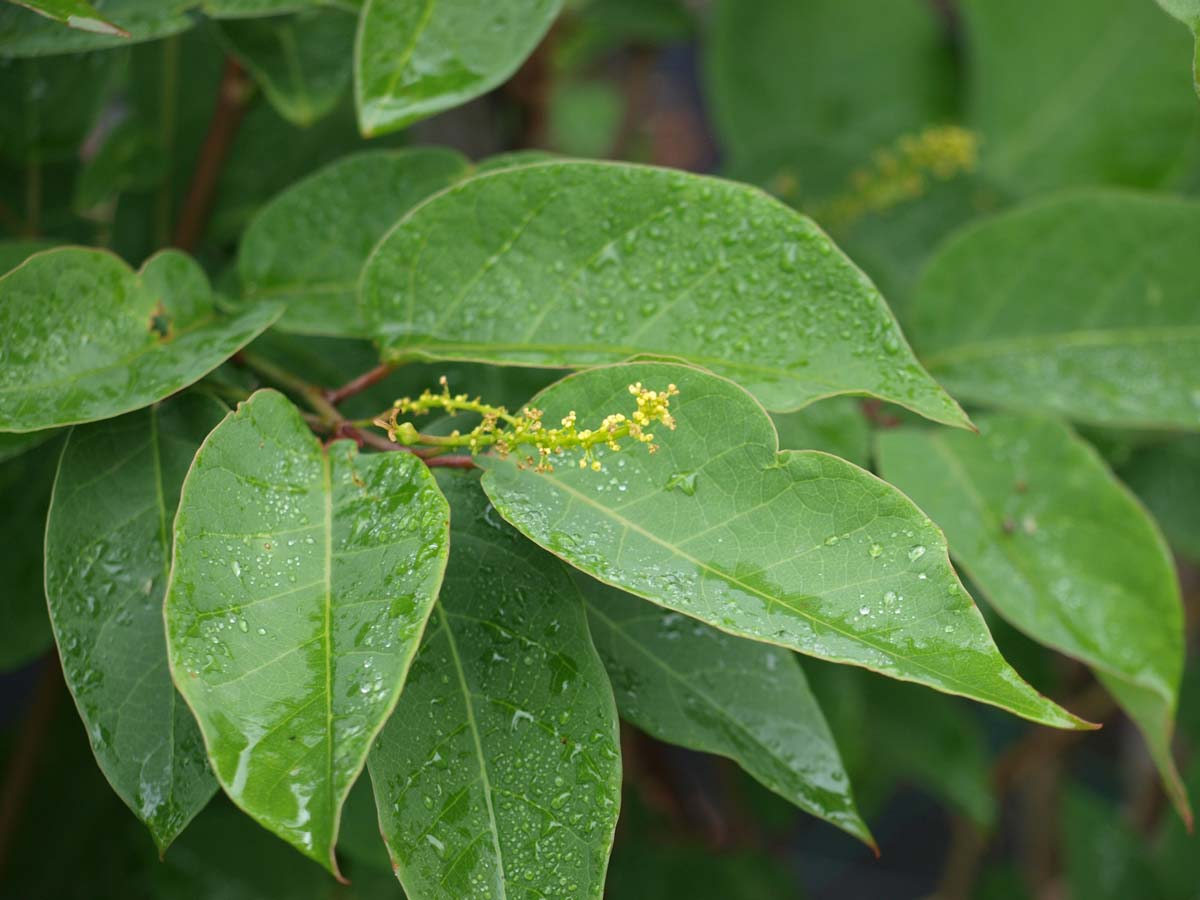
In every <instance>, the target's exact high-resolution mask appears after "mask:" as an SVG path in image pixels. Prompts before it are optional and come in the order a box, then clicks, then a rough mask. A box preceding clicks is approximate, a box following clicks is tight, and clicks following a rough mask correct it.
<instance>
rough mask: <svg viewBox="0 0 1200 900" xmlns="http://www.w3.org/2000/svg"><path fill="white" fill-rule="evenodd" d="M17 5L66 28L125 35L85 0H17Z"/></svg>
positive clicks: (116, 35)
mask: <svg viewBox="0 0 1200 900" xmlns="http://www.w3.org/2000/svg"><path fill="white" fill-rule="evenodd" d="M18 5H19V6H24V7H26V8H27V9H31V10H33V11H34V12H36V13H39V14H41V15H43V16H45V17H46V18H48V19H53V20H54V21H55V22H58V23H59V24H61V25H66V26H67V27H68V28H78V29H79V30H80V31H90V32H92V33H93V34H107V35H111V36H114V37H125V36H126V35H127V32H126V31H125V30H124V29H123V28H121V26H119V25H114V24H113V23H112V22H108V21H106V20H105V19H104V17H103V16H102V15H101V14H100V12H99V11H98V10H97V9H96V7H94V6H92V4H90V3H88V2H86V0H18Z"/></svg>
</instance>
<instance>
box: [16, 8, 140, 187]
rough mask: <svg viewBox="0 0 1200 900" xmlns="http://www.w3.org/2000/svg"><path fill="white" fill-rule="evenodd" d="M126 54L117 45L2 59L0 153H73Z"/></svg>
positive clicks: (55, 156) (21, 159) (47, 156)
mask: <svg viewBox="0 0 1200 900" xmlns="http://www.w3.org/2000/svg"><path fill="white" fill-rule="evenodd" d="M2 15H3V10H0V16H2ZM128 60H129V55H128V54H127V53H125V52H123V51H120V50H113V51H107V52H103V53H83V54H76V55H73V56H56V57H50V58H45V59H12V60H5V61H4V63H3V64H2V65H0V121H3V122H4V128H3V129H2V130H0V156H3V157H5V158H7V159H10V160H12V161H14V162H17V163H22V164H26V163H44V162H47V161H52V160H74V159H75V158H77V157H78V155H79V152H80V151H79V148H80V145H81V144H82V143H83V141H84V139H85V138H86V137H87V135H88V132H89V131H91V130H92V128H93V127H94V126H95V124H96V120H97V119H98V118H99V116H100V114H101V112H102V111H103V107H104V106H105V104H106V103H108V101H109V100H110V99H111V97H112V95H113V93H114V90H115V88H117V87H118V84H119V81H118V79H119V77H120V76H121V75H122V74H123V73H124V69H125V65H126V63H127V62H128Z"/></svg>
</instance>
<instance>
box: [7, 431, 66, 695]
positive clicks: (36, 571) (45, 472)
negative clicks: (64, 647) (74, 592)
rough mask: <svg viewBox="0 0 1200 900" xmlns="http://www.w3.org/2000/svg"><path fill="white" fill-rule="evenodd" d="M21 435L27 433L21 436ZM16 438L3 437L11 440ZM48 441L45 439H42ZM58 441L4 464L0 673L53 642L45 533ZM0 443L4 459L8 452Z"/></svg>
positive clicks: (40, 651) (28, 658) (39, 651)
mask: <svg viewBox="0 0 1200 900" xmlns="http://www.w3.org/2000/svg"><path fill="white" fill-rule="evenodd" d="M22 436H23V435H22ZM10 437H14V435H7V434H6V435H0V438H10ZM39 437H41V439H42V440H45V436H44V435H40V436H39ZM59 447H60V443H59V442H58V441H55V442H54V443H52V444H50V445H49V446H47V447H43V449H42V450H40V451H39V452H37V453H25V454H22V455H20V456H17V458H16V459H8V460H5V461H4V462H3V464H0V509H2V510H4V514H3V515H0V546H2V547H3V548H4V555H3V560H4V573H5V575H4V577H5V585H4V590H2V591H0V622H3V623H4V627H3V628H2V629H0V672H8V671H11V670H12V669H17V668H20V667H21V666H23V665H25V664H26V663H29V662H31V661H32V660H34V659H36V658H37V657H38V656H40V655H41V654H42V653H43V652H44V651H45V650H46V648H47V647H49V646H50V644H51V643H52V642H53V639H52V637H51V635H50V621H49V619H48V618H47V617H46V592H45V589H44V588H43V587H42V535H43V534H45V525H46V510H47V508H48V507H49V505H50V489H51V487H52V486H53V484H54V468H55V465H56V464H57V462H58V450H59ZM5 449H6V448H5V447H4V444H2V443H0V455H3V453H4V451H5Z"/></svg>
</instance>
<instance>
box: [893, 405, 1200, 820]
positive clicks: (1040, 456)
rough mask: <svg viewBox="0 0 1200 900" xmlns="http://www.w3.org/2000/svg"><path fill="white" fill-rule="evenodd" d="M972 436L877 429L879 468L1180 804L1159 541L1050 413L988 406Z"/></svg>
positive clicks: (1184, 808)
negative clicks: (1152, 766) (1024, 413)
mask: <svg viewBox="0 0 1200 900" xmlns="http://www.w3.org/2000/svg"><path fill="white" fill-rule="evenodd" d="M980 430H981V433H982V438H980V437H977V436H975V435H971V436H969V437H967V439H966V440H958V439H957V436H955V435H950V434H935V433H933V432H926V431H921V430H918V429H912V428H907V429H899V430H895V431H887V432H883V433H881V434H880V437H879V444H878V448H879V458H880V463H881V467H882V470H883V473H884V474H885V475H886V476H887V477H888V478H889V479H891V480H892V481H894V482H895V483H896V484H897V485H898V486H900V487H901V488H902V489H903V490H905V491H906V492H908V493H909V494H911V495H912V496H913V497H914V498H916V500H917V501H918V502H920V503H921V505H922V507H923V508H925V509H927V510H928V511H929V512H930V513H931V514H932V515H933V516H935V517H936V520H937V521H938V522H939V523H940V524H941V525H942V527H944V528H945V529H946V534H947V535H948V536H949V539H950V543H951V547H952V548H953V553H954V556H955V558H956V559H958V560H959V561H960V563H961V564H962V566H963V567H964V569H965V570H966V571H967V572H969V573H970V575H971V578H972V580H973V581H975V583H977V584H978V585H979V588H980V590H982V591H983V592H984V593H985V594H986V596H987V598H988V600H989V601H990V602H991V604H992V605H993V606H994V607H995V608H996V610H997V611H999V612H1000V613H1001V614H1002V615H1003V616H1005V617H1006V618H1007V619H1009V620H1010V621H1011V622H1012V623H1013V624H1014V625H1016V626H1017V627H1018V628H1019V629H1021V630H1022V631H1024V632H1025V633H1026V634H1028V635H1029V636H1030V637H1032V638H1034V639H1035V640H1038V641H1040V642H1041V643H1043V644H1046V645H1047V646H1050V647H1053V648H1055V649H1056V650H1060V651H1062V652H1064V653H1067V654H1070V655H1071V656H1074V657H1076V658H1077V659H1080V660H1083V661H1084V662H1086V663H1087V664H1088V665H1090V666H1091V667H1092V668H1093V669H1094V670H1095V671H1096V675H1097V677H1098V678H1099V679H1100V680H1101V682H1102V683H1103V684H1104V685H1105V687H1107V688H1108V689H1109V690H1110V691H1111V692H1112V693H1113V695H1114V697H1115V699H1116V700H1117V702H1118V703H1119V704H1120V705H1121V706H1123V707H1124V708H1125V710H1126V712H1128V713H1129V715H1130V717H1131V718H1132V719H1133V720H1134V722H1135V723H1136V724H1137V725H1138V727H1139V728H1140V729H1141V730H1142V732H1143V734H1144V735H1145V736H1146V741H1147V743H1148V745H1149V747H1150V753H1151V756H1152V757H1153V758H1154V760H1155V762H1156V764H1157V765H1158V767H1159V769H1160V771H1161V772H1162V775H1163V780H1164V782H1165V783H1166V786H1167V791H1168V794H1169V795H1170V796H1171V799H1172V801H1173V802H1174V803H1175V805H1176V807H1177V808H1178V809H1179V812H1180V815H1181V816H1183V817H1184V818H1185V819H1190V816H1191V813H1190V810H1189V808H1188V801H1187V794H1186V792H1185V791H1184V789H1183V785H1182V783H1181V781H1180V779H1179V775H1178V773H1177V772H1176V770H1175V765H1174V762H1173V761H1172V759H1171V734H1172V732H1173V731H1174V724H1173V719H1174V713H1175V706H1176V702H1177V699H1178V691H1179V679H1180V676H1181V672H1182V669H1183V610H1182V603H1181V601H1180V598H1179V588H1178V585H1177V582H1176V578H1175V570H1174V566H1173V565H1172V562H1171V556H1170V553H1169V551H1168V550H1167V547H1166V544H1165V542H1164V541H1163V539H1162V537H1161V535H1160V534H1159V533H1158V530H1157V528H1156V527H1155V526H1154V524H1153V522H1152V521H1151V519H1150V518H1149V516H1147V515H1146V513H1145V510H1144V509H1143V508H1142V507H1141V505H1140V504H1139V503H1138V502H1137V500H1136V499H1134V497H1133V496H1132V495H1131V494H1130V493H1129V492H1128V491H1127V490H1126V489H1125V488H1124V487H1123V486H1122V485H1121V483H1120V482H1118V481H1117V480H1116V479H1115V478H1114V477H1113V475H1112V473H1111V472H1110V471H1109V470H1108V468H1107V466H1105V464H1104V462H1103V461H1102V460H1101V459H1100V457H1099V455H1098V454H1097V453H1096V452H1095V451H1094V450H1093V449H1092V448H1091V447H1090V446H1088V445H1087V444H1086V443H1084V442H1083V441H1081V440H1080V439H1079V438H1077V437H1076V436H1075V435H1074V434H1072V433H1071V432H1070V431H1069V430H1068V429H1067V428H1066V427H1065V426H1063V425H1060V424H1058V423H1056V422H1054V421H1052V420H1048V419H1037V418H1029V417H1021V416H1015V415H996V416H990V417H987V418H984V419H983V421H982V422H980Z"/></svg>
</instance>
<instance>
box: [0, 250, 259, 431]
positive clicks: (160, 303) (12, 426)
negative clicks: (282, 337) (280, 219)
mask: <svg viewBox="0 0 1200 900" xmlns="http://www.w3.org/2000/svg"><path fill="white" fill-rule="evenodd" d="M281 310H282V307H280V306H278V305H277V304H267V303H264V304H259V305H258V306H256V307H254V308H253V309H249V310H247V311H246V312H244V313H242V314H241V315H238V316H234V317H225V316H220V315H218V314H217V311H216V309H215V307H214V306H213V301H212V295H211V292H210V291H209V287H208V281H207V279H206V278H205V277H204V273H203V272H202V271H201V269H200V267H199V266H198V265H196V263H195V262H193V261H192V260H191V259H190V258H189V257H187V256H185V255H184V254H182V253H178V252H176V251H164V252H162V253H160V254H158V255H157V256H154V257H153V258H151V259H150V260H149V261H148V262H147V263H146V264H145V265H144V266H143V267H142V270H141V271H140V272H138V273H134V272H133V271H132V270H131V269H130V268H129V267H128V266H127V265H126V264H125V263H124V262H122V261H121V260H120V259H118V258H117V257H116V256H113V255H112V254H110V253H106V252H104V251H101V250H85V249H83V248H79V247H65V248H62V249H59V250H49V251H46V252H45V253H39V254H37V255H36V256H33V257H31V258H30V259H28V260H27V261H26V262H25V263H24V264H23V265H21V266H19V267H18V268H16V269H13V270H12V271H11V272H9V273H8V274H7V275H4V276H3V277H0V357H2V358H3V359H4V360H5V365H4V367H3V369H0V430H4V431H35V430H37V429H41V428H48V427H51V426H54V425H69V424H73V423H77V422H88V421H91V420H93V419H106V418H109V417H111V416H116V415H119V414H121V413H123V412H129V411H131V410H134V409H139V408H140V407H143V406H148V405H150V404H151V403H153V402H154V401H156V400H161V399H162V398H164V397H166V396H168V395H170V394H173V393H175V392H176V391H178V390H180V389H181V388H184V387H187V386H188V385H189V384H191V383H192V382H194V381H196V380H197V379H199V378H201V377H202V376H204V375H205V374H207V373H208V372H210V371H212V370H213V369H215V368H216V367H217V366H218V365H220V364H221V363H222V362H223V361H224V360H225V359H227V358H228V357H230V356H232V355H233V354H234V353H235V352H237V351H238V350H239V349H240V348H241V347H242V346H244V345H245V344H247V343H249V342H250V341H251V340H252V339H253V338H254V337H255V336H256V335H258V334H259V333H260V332H262V331H263V330H264V329H265V328H267V326H269V325H270V324H271V323H272V322H273V321H274V320H275V319H276V318H278V317H279V314H280V312H281Z"/></svg>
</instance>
